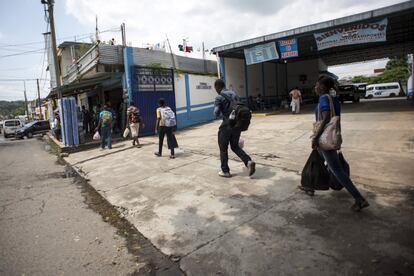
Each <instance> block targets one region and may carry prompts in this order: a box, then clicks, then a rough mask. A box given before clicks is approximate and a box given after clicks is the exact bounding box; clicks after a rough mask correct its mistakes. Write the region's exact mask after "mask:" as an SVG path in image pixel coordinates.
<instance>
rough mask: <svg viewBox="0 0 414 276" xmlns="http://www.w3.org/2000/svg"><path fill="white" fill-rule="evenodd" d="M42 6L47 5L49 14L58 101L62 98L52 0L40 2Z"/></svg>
mask: <svg viewBox="0 0 414 276" xmlns="http://www.w3.org/2000/svg"><path fill="white" fill-rule="evenodd" d="M41 3H42V4H47V11H48V12H49V23H50V35H51V36H52V37H51V42H52V53H53V63H54V65H55V66H54V67H55V75H56V89H57V92H58V99H61V98H62V91H61V90H60V86H61V82H60V68H59V64H58V58H57V46H56V31H55V19H54V14H53V5H54V3H55V1H54V0H41Z"/></svg>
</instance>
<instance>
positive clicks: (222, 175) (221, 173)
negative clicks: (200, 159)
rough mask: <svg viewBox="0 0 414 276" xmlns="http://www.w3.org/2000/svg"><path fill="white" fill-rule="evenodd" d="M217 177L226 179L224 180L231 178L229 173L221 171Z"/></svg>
mask: <svg viewBox="0 0 414 276" xmlns="http://www.w3.org/2000/svg"><path fill="white" fill-rule="evenodd" d="M218 175H219V176H221V177H226V178H230V177H231V174H230V173H229V172H223V171H220V172H219V173H218Z"/></svg>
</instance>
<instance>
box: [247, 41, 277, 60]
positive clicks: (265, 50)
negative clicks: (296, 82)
mask: <svg viewBox="0 0 414 276" xmlns="http://www.w3.org/2000/svg"><path fill="white" fill-rule="evenodd" d="M244 57H245V58H246V64H247V65H251V64H256V63H261V62H265V61H269V60H273V59H279V54H278V53H277V50H276V43H274V42H270V43H266V44H261V45H257V46H255V47H252V48H249V49H244Z"/></svg>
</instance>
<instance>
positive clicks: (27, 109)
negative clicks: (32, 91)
mask: <svg viewBox="0 0 414 276" xmlns="http://www.w3.org/2000/svg"><path fill="white" fill-rule="evenodd" d="M23 84H24V104H25V105H26V116H27V118H29V107H28V106H27V95H26V81H23Z"/></svg>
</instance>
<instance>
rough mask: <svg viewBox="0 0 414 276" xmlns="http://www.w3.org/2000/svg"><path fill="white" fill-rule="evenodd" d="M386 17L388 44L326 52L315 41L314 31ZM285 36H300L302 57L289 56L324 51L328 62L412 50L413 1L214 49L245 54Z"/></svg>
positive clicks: (238, 55)
mask: <svg viewBox="0 0 414 276" xmlns="http://www.w3.org/2000/svg"><path fill="white" fill-rule="evenodd" d="M385 17H387V18H389V25H390V28H389V30H388V32H387V43H386V45H384V43H372V44H371V43H370V44H369V46H366V45H367V44H357V45H351V46H341V47H336V48H331V49H327V50H323V51H322V53H323V54H321V51H317V50H316V43H315V40H314V37H313V33H315V32H323V31H326V30H329V29H331V28H334V27H339V26H344V25H346V24H350V23H357V22H367V21H372V20H374V19H379V18H385ZM282 38H297V39H298V45H299V54H300V57H299V58H293V59H290V60H295V59H296V60H300V59H306V58H315V57H321V56H322V55H323V59H324V61H325V62H326V63H327V64H328V65H334V64H341V63H350V62H357V61H361V60H362V61H364V60H370V59H376V58H381V57H387V56H389V55H390V54H395V55H398V54H401V53H410V51H414V1H408V2H403V3H399V4H395V5H392V6H388V7H383V8H380V9H376V10H372V11H367V12H363V13H359V14H355V15H351V16H346V17H342V18H338V19H334V20H330V21H325V22H321V23H316V24H312V25H308V26H304V27H299V28H295V29H291V30H287V31H283V32H278V33H274V34H269V35H265V36H260V37H256V38H253V39H248V40H243V41H239V42H235V43H230V44H227V45H224V46H220V47H216V48H213V51H214V52H215V53H218V54H219V56H221V57H235V58H244V54H243V49H244V48H250V47H252V46H255V45H258V44H262V43H264V42H271V41H276V40H278V39H282ZM338 48H340V49H346V53H345V51H343V52H344V53H342V52H341V54H340V55H338V53H339V51H338ZM373 48H376V49H377V50H378V51H380V53H378V52H377V53H376V51H375V50H374V51H373Z"/></svg>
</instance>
